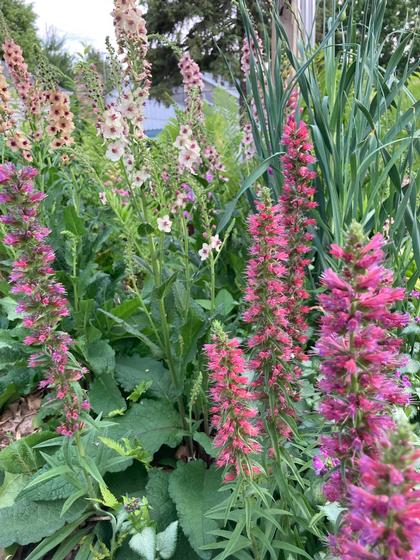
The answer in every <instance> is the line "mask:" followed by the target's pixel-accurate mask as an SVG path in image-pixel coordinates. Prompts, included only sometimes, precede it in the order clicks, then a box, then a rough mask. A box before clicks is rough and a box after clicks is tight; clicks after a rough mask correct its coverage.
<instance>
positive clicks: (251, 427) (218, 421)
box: [204, 323, 262, 481]
mask: <svg viewBox="0 0 420 560" xmlns="http://www.w3.org/2000/svg"><path fill="white" fill-rule="evenodd" d="M204 350H205V353H206V356H207V359H208V369H209V381H210V386H211V389H210V395H211V399H212V402H213V406H212V408H211V410H210V412H211V416H212V426H213V428H214V429H215V433H216V435H215V438H214V440H213V443H214V446H215V447H216V449H217V450H218V458H217V461H216V464H217V466H218V467H219V468H224V469H225V481H232V480H235V479H236V478H237V477H239V476H241V475H244V476H246V477H252V476H253V475H254V474H256V473H259V472H261V467H259V465H258V464H257V463H256V462H255V460H254V459H255V457H254V456H255V455H256V454H258V453H260V452H261V450H262V448H261V445H260V443H259V442H258V439H257V438H258V436H259V428H258V426H257V424H256V418H257V410H256V409H255V408H253V407H252V406H251V403H252V401H253V400H254V399H255V396H254V394H253V392H252V391H250V390H249V389H248V388H247V387H248V384H249V383H248V379H247V378H246V377H245V372H246V363H245V359H244V356H243V352H242V350H241V348H240V346H239V341H238V340H237V339H236V338H234V339H232V340H229V338H228V337H227V335H226V334H225V332H224V331H223V329H222V326H221V325H220V324H219V323H215V325H214V331H213V335H212V341H211V343H210V344H206V345H205V346H204Z"/></svg>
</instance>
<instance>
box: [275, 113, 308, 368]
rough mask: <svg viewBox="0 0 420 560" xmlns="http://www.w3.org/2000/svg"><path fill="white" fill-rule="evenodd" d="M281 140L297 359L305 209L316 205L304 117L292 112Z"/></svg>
mask: <svg viewBox="0 0 420 560" xmlns="http://www.w3.org/2000/svg"><path fill="white" fill-rule="evenodd" d="M282 143H283V145H284V146H285V148H286V150H285V153H284V155H283V156H282V167H283V176H284V184H283V191H282V195H281V198H280V205H281V208H282V213H283V223H284V227H285V230H286V232H287V240H288V251H289V259H288V262H287V272H286V275H287V278H286V286H287V292H286V294H287V308H288V319H289V324H290V328H289V334H290V336H291V338H292V341H293V344H294V349H293V353H294V355H295V357H296V359H297V360H302V359H304V358H305V354H304V352H303V347H304V345H305V344H306V342H307V334H306V333H307V331H308V324H307V321H306V315H307V314H308V313H309V310H310V308H309V307H308V305H307V304H306V303H305V301H306V300H307V299H308V298H309V294H308V292H307V291H306V290H305V273H306V268H307V266H308V265H309V264H310V262H311V261H310V258H308V253H309V252H310V251H311V241H312V238H313V235H312V233H311V232H310V231H309V228H310V227H311V226H313V225H315V220H314V219H313V218H310V217H309V215H308V213H309V211H310V210H311V209H312V208H315V207H316V202H314V201H313V195H314V194H315V188H314V187H313V185H312V180H313V179H314V178H315V176H316V173H315V171H312V170H311V169H310V168H309V167H308V166H309V165H311V164H312V163H314V162H315V158H314V156H313V155H312V154H311V151H312V144H311V143H310V141H309V132H308V127H307V126H306V124H305V122H304V121H302V120H300V121H299V122H298V121H297V120H296V117H295V115H294V114H293V115H291V116H290V117H289V118H288V120H287V123H286V125H285V127H284V132H283V138H282Z"/></svg>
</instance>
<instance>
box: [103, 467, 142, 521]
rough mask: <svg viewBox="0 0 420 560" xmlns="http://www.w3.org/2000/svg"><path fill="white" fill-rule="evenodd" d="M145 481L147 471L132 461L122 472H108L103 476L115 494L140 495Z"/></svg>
mask: <svg viewBox="0 0 420 560" xmlns="http://www.w3.org/2000/svg"><path fill="white" fill-rule="evenodd" d="M147 481H148V478H147V471H146V469H145V468H144V467H143V466H142V465H140V464H139V463H134V464H133V465H131V467H128V469H126V470H125V471H123V472H119V473H108V474H107V475H106V476H105V482H106V485H107V486H108V488H109V489H110V490H111V492H112V493H113V494H115V495H116V496H122V495H124V494H126V495H128V496H142V495H143V494H144V492H145V489H146V484H147ZM152 513H153V512H152Z"/></svg>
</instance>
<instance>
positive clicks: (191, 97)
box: [178, 53, 204, 121]
mask: <svg viewBox="0 0 420 560" xmlns="http://www.w3.org/2000/svg"><path fill="white" fill-rule="evenodd" d="M178 67H179V69H180V72H181V76H182V83H183V84H184V92H185V97H186V110H187V111H188V112H189V113H194V116H195V118H197V119H198V120H200V121H202V120H203V119H204V114H203V100H202V95H203V91H204V82H203V75H202V74H201V71H200V67H199V66H198V64H197V63H196V62H195V60H194V59H192V58H191V55H190V54H189V53H183V54H182V56H181V58H180V61H179V64H178Z"/></svg>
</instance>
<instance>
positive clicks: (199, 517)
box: [169, 461, 223, 560]
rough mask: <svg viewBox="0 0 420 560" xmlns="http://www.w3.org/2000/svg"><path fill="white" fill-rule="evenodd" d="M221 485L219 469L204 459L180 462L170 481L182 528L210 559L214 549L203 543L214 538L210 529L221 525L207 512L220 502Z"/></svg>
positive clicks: (171, 492)
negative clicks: (204, 547) (206, 548)
mask: <svg viewBox="0 0 420 560" xmlns="http://www.w3.org/2000/svg"><path fill="white" fill-rule="evenodd" d="M221 485H222V480H221V476H220V473H219V472H218V471H217V470H216V469H215V468H214V467H213V466H212V467H210V468H209V469H207V466H206V464H205V463H204V462H203V461H194V462H192V463H178V465H177V468H176V470H175V471H174V472H173V473H172V475H171V478H170V481H169V494H170V496H171V498H172V500H173V501H174V502H175V505H176V509H177V512H178V518H179V522H180V524H181V527H182V530H183V531H184V533H185V535H186V536H187V537H188V540H189V542H190V544H191V546H192V548H193V549H194V550H195V552H196V553H197V554H198V556H199V557H200V558H202V559H203V560H209V559H210V558H211V553H210V552H208V551H203V550H201V547H202V546H204V545H206V544H209V543H210V542H212V540H213V539H212V537H211V535H210V531H212V530H215V529H217V528H218V527H219V525H218V523H217V521H215V520H214V519H210V518H208V517H206V514H207V512H208V511H209V510H210V509H211V508H212V507H214V506H215V505H216V504H218V503H219V502H220V500H221V493H220V492H219V489H220V487H221ZM222 499H223V497H222Z"/></svg>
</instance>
